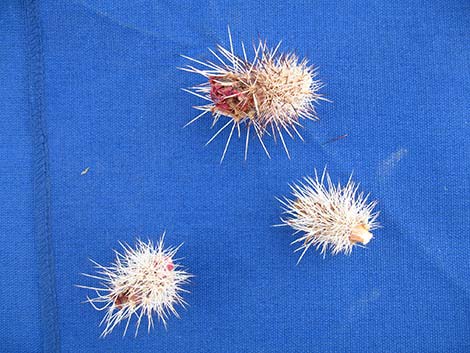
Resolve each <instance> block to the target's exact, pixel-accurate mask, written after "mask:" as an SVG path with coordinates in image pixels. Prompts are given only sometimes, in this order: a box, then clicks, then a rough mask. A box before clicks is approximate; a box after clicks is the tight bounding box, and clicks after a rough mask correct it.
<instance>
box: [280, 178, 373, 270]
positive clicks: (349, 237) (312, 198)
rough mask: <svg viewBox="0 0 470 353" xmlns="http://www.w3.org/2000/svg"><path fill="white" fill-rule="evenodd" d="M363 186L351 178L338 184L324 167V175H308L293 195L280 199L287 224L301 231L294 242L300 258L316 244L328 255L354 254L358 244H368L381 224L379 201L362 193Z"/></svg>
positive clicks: (283, 219)
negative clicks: (330, 253)
mask: <svg viewBox="0 0 470 353" xmlns="http://www.w3.org/2000/svg"><path fill="white" fill-rule="evenodd" d="M358 188H359V185H358V184H355V183H354V182H353V181H352V180H351V178H350V179H349V180H348V182H347V183H346V185H344V186H341V184H339V183H338V185H334V184H333V183H332V181H331V178H330V176H329V175H328V173H327V172H326V169H325V170H324V172H323V174H322V175H321V177H319V176H318V174H317V172H316V171H315V178H311V177H306V178H304V181H303V182H300V183H298V184H294V185H292V186H291V189H292V196H293V198H292V199H290V198H284V199H282V200H279V201H280V202H281V203H282V205H283V209H284V212H285V214H286V216H285V217H283V218H281V221H282V223H283V225H289V226H291V227H292V228H293V229H294V230H295V234H300V235H299V236H298V237H297V239H296V240H294V241H293V242H292V243H293V244H300V245H299V247H298V248H297V249H296V251H301V252H302V253H301V256H300V258H299V261H300V260H301V259H302V257H303V256H304V254H305V252H306V251H307V250H308V249H309V248H311V247H315V248H316V249H320V250H321V253H322V254H324V255H325V254H326V252H327V250H328V249H330V250H331V252H332V253H333V254H338V253H340V252H344V253H346V254H349V253H351V251H352V248H353V247H354V246H355V245H358V243H362V244H364V245H365V244H367V243H368V242H369V241H370V240H371V238H372V233H370V231H371V230H373V229H375V228H377V227H378V223H377V221H376V219H377V217H378V212H377V213H374V211H373V209H374V207H375V206H376V203H377V202H376V201H372V202H369V201H368V198H369V195H365V194H364V193H363V192H358Z"/></svg>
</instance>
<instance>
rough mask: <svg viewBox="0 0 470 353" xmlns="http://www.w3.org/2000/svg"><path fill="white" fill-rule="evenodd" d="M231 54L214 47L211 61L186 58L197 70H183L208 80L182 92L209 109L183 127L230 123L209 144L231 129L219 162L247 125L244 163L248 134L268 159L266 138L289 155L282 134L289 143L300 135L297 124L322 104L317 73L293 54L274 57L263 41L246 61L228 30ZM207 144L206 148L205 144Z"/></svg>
mask: <svg viewBox="0 0 470 353" xmlns="http://www.w3.org/2000/svg"><path fill="white" fill-rule="evenodd" d="M229 40H230V49H226V48H224V47H222V46H221V45H217V47H216V49H217V50H216V51H214V50H212V49H209V51H210V52H211V54H212V55H213V56H214V58H215V60H213V61H211V60H207V61H205V62H204V61H200V60H197V59H193V58H191V57H188V56H184V55H183V57H184V58H186V59H188V60H190V61H192V62H194V63H195V64H197V66H199V67H195V66H193V65H187V66H186V67H184V68H182V70H185V71H188V72H191V73H196V74H199V75H202V76H203V77H204V78H205V79H206V81H205V82H204V83H202V84H200V85H197V86H194V87H191V88H190V89H184V91H186V92H188V93H191V94H193V95H195V96H197V97H199V98H201V99H204V100H206V101H208V102H209V103H208V104H205V105H200V106H195V107H194V108H195V109H197V110H199V111H201V113H200V114H199V115H197V116H196V117H195V118H194V119H192V120H191V121H189V122H188V123H187V124H186V126H187V125H190V124H192V123H193V122H195V121H196V120H198V119H200V118H201V117H203V116H204V115H205V114H207V113H210V114H211V115H212V117H213V123H212V126H214V125H215V124H216V123H217V121H218V120H219V119H220V117H221V116H226V117H228V118H229V120H228V121H227V122H226V123H225V124H224V125H223V126H222V127H221V128H220V129H219V130H218V131H217V132H216V133H215V134H214V135H213V136H212V138H211V139H210V140H209V141H208V142H207V144H209V143H211V142H212V141H213V140H214V139H215V138H216V137H217V136H218V135H219V134H220V133H221V132H222V131H224V130H225V129H226V128H230V127H231V128H230V133H229V136H228V139H227V142H226V144H225V148H224V152H223V154H222V158H221V161H222V160H223V159H224V157H225V154H226V152H227V149H228V146H229V144H230V141H231V139H232V136H233V134H234V132H235V130H237V133H238V137H239V138H240V136H241V131H240V126H241V125H245V126H246V140H245V159H246V158H247V153H248V145H249V139H250V129H251V127H253V130H254V133H255V135H256V136H257V138H258V140H259V141H260V143H261V145H262V147H263V149H264V151H265V153H266V154H267V156H268V157H270V155H269V152H268V150H267V148H266V145H265V144H264V142H263V137H264V136H265V135H271V136H272V137H273V138H274V140H275V141H276V138H277V136H278V137H279V139H280V140H281V142H282V145H283V147H284V149H285V151H286V153H287V155H288V156H289V157H290V155H289V150H288V148H287V144H286V142H285V137H284V135H283V132H284V133H286V134H287V135H289V137H291V138H292V139H293V138H294V135H297V136H298V137H299V138H300V139H303V138H302V135H301V134H300V133H299V130H298V129H299V128H300V127H303V126H302V125H301V123H300V120H301V119H310V120H316V119H317V115H316V111H315V104H316V103H318V102H319V101H320V100H326V99H325V98H324V97H323V96H322V95H321V94H320V93H318V91H319V89H320V88H321V87H322V83H321V82H320V81H318V80H315V79H314V78H315V77H316V75H317V72H316V70H315V69H314V68H313V67H312V66H310V65H308V61H307V60H306V59H304V60H302V61H299V59H298V57H297V56H296V55H295V54H293V53H289V54H278V49H279V47H280V44H281V43H280V42H279V44H278V45H277V46H276V47H275V48H273V49H270V48H269V47H268V46H267V44H266V42H265V41H262V40H260V41H259V42H258V44H257V45H253V51H254V57H253V59H252V60H249V59H248V56H247V52H246V49H245V45H244V44H243V42H242V44H241V47H242V53H243V56H238V55H236V54H235V53H234V47H233V41H232V36H231V34H230V30H229ZM207 144H206V145H207Z"/></svg>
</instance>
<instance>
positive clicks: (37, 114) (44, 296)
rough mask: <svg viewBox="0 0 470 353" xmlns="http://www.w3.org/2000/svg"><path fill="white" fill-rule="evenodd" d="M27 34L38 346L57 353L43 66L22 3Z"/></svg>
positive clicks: (32, 11) (34, 16)
mask: <svg viewBox="0 0 470 353" xmlns="http://www.w3.org/2000/svg"><path fill="white" fill-rule="evenodd" d="M24 4H25V8H26V25H27V30H28V45H29V48H28V56H29V57H28V59H29V104H30V113H31V124H32V127H33V149H34V151H33V168H34V218H35V234H36V239H35V242H36V250H37V261H38V267H39V279H38V282H39V303H40V319H41V323H40V328H41V346H42V351H43V352H59V351H60V335H59V327H58V310H57V295H56V283H55V263H54V254H53V243H52V233H51V225H50V199H51V198H50V180H49V155H48V146H47V134H46V126H45V119H44V113H43V112H44V106H43V104H44V102H43V97H44V63H43V52H42V50H43V49H42V37H41V34H42V33H41V26H40V20H39V6H38V3H37V1H36V0H24Z"/></svg>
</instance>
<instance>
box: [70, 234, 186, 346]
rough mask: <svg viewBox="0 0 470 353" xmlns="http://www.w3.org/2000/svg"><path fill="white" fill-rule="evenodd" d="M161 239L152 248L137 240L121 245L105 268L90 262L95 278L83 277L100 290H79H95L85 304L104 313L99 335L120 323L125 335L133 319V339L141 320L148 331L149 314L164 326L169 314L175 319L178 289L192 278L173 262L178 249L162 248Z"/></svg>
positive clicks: (151, 322) (149, 327) (150, 325)
mask: <svg viewBox="0 0 470 353" xmlns="http://www.w3.org/2000/svg"><path fill="white" fill-rule="evenodd" d="M163 240H164V235H162V237H161V238H160V240H159V242H158V243H157V244H156V245H154V244H153V243H152V242H151V241H150V240H149V241H148V242H143V241H141V240H138V241H137V244H136V246H135V248H132V247H130V246H129V245H128V244H123V243H121V246H122V248H123V252H122V253H120V252H118V251H115V253H116V258H115V260H114V263H113V264H112V265H111V266H108V267H104V266H101V265H100V264H98V263H96V262H94V261H92V262H93V263H94V264H95V267H96V269H97V275H89V274H84V275H85V276H87V277H90V278H93V279H97V280H99V281H100V286H101V287H93V286H91V287H90V286H81V285H80V286H79V287H81V288H86V289H91V290H93V291H95V293H96V297H94V298H89V297H87V302H88V303H90V304H91V305H92V306H93V308H95V309H96V310H99V311H105V313H106V314H105V316H104V317H103V320H102V321H101V323H100V325H102V324H104V326H105V328H104V330H103V332H102V334H101V336H103V337H104V336H106V335H108V334H109V333H111V332H112V331H113V329H114V328H115V327H116V326H117V325H118V324H119V323H121V322H122V321H126V326H125V329H124V333H123V335H125V334H126V332H127V329H128V327H129V323H130V321H131V319H132V317H133V316H135V317H136V319H137V322H136V330H135V335H136V336H137V333H138V330H139V327H140V324H141V321H142V319H146V321H147V323H148V331H149V332H150V329H151V328H152V327H153V325H154V321H153V315H156V316H157V317H158V319H159V320H161V321H162V323H163V324H164V326H165V327H166V324H167V319H168V317H169V316H170V315H171V314H173V315H175V316H177V317H179V315H178V313H177V311H176V309H175V306H176V305H181V306H182V307H184V306H185V304H186V302H185V301H184V299H183V298H182V296H181V293H184V292H188V291H187V290H185V289H184V288H182V286H183V285H185V284H187V283H189V279H190V278H191V277H192V275H190V274H189V273H187V272H186V271H185V270H183V269H182V268H181V266H180V265H179V264H176V263H175V261H174V260H173V259H174V256H175V254H176V252H177V251H178V249H179V247H176V248H166V249H164V244H163Z"/></svg>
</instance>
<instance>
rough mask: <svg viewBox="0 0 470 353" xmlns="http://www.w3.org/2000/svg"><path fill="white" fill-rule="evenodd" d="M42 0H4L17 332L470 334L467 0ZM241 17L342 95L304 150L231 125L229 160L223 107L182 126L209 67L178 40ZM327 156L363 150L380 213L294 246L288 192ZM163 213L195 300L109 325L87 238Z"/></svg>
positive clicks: (119, 343) (164, 347) (107, 235)
mask: <svg viewBox="0 0 470 353" xmlns="http://www.w3.org/2000/svg"><path fill="white" fill-rule="evenodd" d="M36 5H38V4H36V2H35V1H34V0H28V1H24V2H22V1H15V0H6V1H3V2H2V3H1V4H0V32H1V33H2V40H1V41H0V80H1V81H0V82H1V85H0V97H1V98H0V105H1V109H0V115H1V117H0V131H1V133H0V138H1V139H0V188H1V192H0V197H1V203H2V206H1V207H0V234H1V235H2V239H3V240H2V251H1V254H2V256H1V257H0V259H1V260H0V276H1V283H2V285H1V286H0V296H1V298H2V302H3V303H2V311H1V315H0V320H1V321H0V323H1V325H0V341H1V342H2V343H1V348H0V350H1V351H2V352H39V351H46V352H49V351H58V350H59V349H60V350H61V351H63V352H468V351H470V284H469V278H470V256H469V251H470V237H469V235H470V234H469V233H470V232H469V230H470V229H469V224H470V212H469V209H470V202H469V201H470V200H469V197H470V196H469V195H470V180H469V170H470V168H469V152H470V150H469V136H470V135H469V133H470V116H469V112H470V110H469V108H470V104H469V103H470V97H469V92H470V47H469V44H470V41H469V39H470V30H469V28H470V5H469V3H468V1H464V0H450V1H444V0H434V1H417V0H411V1H410V0H396V1H367V0H360V1H353V0H351V1H349V0H348V1H328V0H322V1H311V0H304V1H300V0H297V1H284V0H275V1H269V2H262V1H261V2H258V1H241V0H232V1H227V0H217V1H215V0H213V1H208V2H207V3H204V2H196V1H176V0H172V1H153V0H135V1H125V0H115V1H104V0H101V1H100V0H96V1H95V0H93V1H92V0H83V1H65V0H61V1H41V2H40V3H39V5H38V6H36ZM35 21H36V22H37V24H39V25H40V27H36V26H35V25H34V24H35V23H36V22H35ZM227 24H229V25H230V26H231V29H232V34H233V36H234V39H235V42H237V43H238V42H239V41H240V40H244V41H245V42H250V41H251V39H252V38H257V37H258V35H260V36H261V37H263V38H267V39H268V41H269V42H270V43H272V44H275V43H277V41H279V40H281V39H282V40H283V43H284V44H283V45H282V47H281V49H282V50H295V51H296V52H297V53H298V54H299V55H301V56H307V57H308V58H309V59H310V60H311V62H312V63H314V64H316V65H318V66H319V67H320V78H321V79H322V80H323V81H324V82H325V83H326V84H327V86H326V87H325V88H324V90H323V91H324V93H325V94H326V96H327V97H328V98H330V99H331V100H333V103H331V104H330V103H324V104H322V105H321V106H320V107H319V109H318V112H319V116H320V118H321V120H320V121H319V122H318V123H308V124H307V128H306V130H305V131H304V136H305V140H306V141H305V143H301V142H300V141H294V142H291V141H289V148H290V151H291V153H292V160H288V159H287V157H286V156H285V154H284V151H283V150H282V147H281V146H275V145H274V144H273V143H268V148H269V149H270V152H271V155H272V157H273V158H272V160H268V159H267V158H266V156H265V155H264V153H263V151H262V148H261V147H260V145H259V143H257V142H255V143H252V144H251V147H250V152H249V156H248V161H247V162H244V161H243V148H244V146H243V143H244V141H237V140H235V141H233V142H232V144H231V146H230V148H229V151H228V153H227V156H226V160H225V161H224V163H223V164H222V165H220V164H219V159H220V156H221V153H222V151H223V147H224V143H225V139H224V138H223V137H222V138H218V139H216V140H215V141H214V143H213V144H211V145H210V146H208V147H203V145H204V143H205V142H206V141H207V140H208V139H209V138H210V137H211V136H212V134H213V131H210V130H209V128H210V119H208V118H206V119H203V120H201V121H199V122H198V123H196V124H194V125H192V126H191V127H188V128H186V129H182V126H183V125H184V124H185V123H186V122H187V121H189V120H190V119H191V118H192V117H194V116H195V114H196V111H195V110H194V109H192V108H191V106H192V105H196V104H199V103H200V100H198V99H197V98H196V97H193V96H190V95H188V94H186V93H185V92H182V91H181V90H180V88H182V87H187V86H190V85H193V84H195V83H199V82H200V79H199V78H198V77H196V76H193V75H190V74H187V73H184V72H181V71H178V70H177V69H176V67H177V66H182V65H183V64H184V63H185V60H184V59H183V58H181V57H180V56H179V54H187V55H190V56H193V57H196V58H202V59H204V58H207V57H209V55H208V51H207V49H206V48H207V47H213V46H214V45H215V44H216V43H222V44H225V45H227V44H228V38H227V34H226V26H227ZM38 97H39V100H38ZM38 124H40V125H41V124H42V126H43V128H44V129H45V130H44V131H45V134H44V136H43V135H41V133H40V131H39V132H38V130H37V125H38ZM343 134H348V137H347V138H344V139H342V140H339V141H337V142H334V143H329V144H324V142H325V141H328V140H329V139H332V138H335V137H336V136H339V135H343ZM223 136H225V137H227V135H226V133H224V134H223ZM38 141H39V142H40V143H39V144H38ZM253 141H254V140H253ZM46 143H47V144H46ZM47 153H48V156H47ZM44 158H45V159H44ZM325 164H327V165H328V167H329V170H330V172H331V175H332V177H333V178H334V179H338V178H339V179H341V180H346V178H347V177H348V176H349V174H350V173H351V171H352V170H354V173H355V179H356V180H358V181H360V182H361V183H362V185H363V187H364V189H365V190H367V191H370V192H371V193H372V195H373V197H374V198H377V199H378V200H379V202H380V203H379V209H380V210H381V212H382V215H381V217H380V219H379V220H380V221H381V223H382V224H383V227H384V228H383V229H379V230H377V231H376V232H375V235H376V238H375V239H374V240H373V241H372V242H371V243H370V246H368V248H367V249H360V248H357V249H356V250H355V251H354V252H353V254H352V255H351V256H349V257H348V256H336V257H330V256H328V257H326V258H325V259H323V258H322V257H321V256H320V255H319V254H318V253H315V252H310V253H309V254H308V255H306V256H305V258H304V259H303V261H302V262H301V264H300V265H298V266H296V261H297V256H296V255H294V254H293V253H292V250H293V248H292V247H291V246H289V243H290V241H291V240H292V239H293V238H292V236H291V232H290V230H289V229H287V228H273V227H271V225H273V224H276V223H278V220H279V216H280V207H279V204H278V202H277V201H276V200H275V196H281V195H285V194H287V193H288V192H289V188H288V183H289V182H292V181H295V180H297V179H299V178H301V177H302V176H304V175H308V174H312V173H313V170H314V168H317V169H322V168H323V167H324V166H325ZM87 167H89V168H90V169H89V172H88V173H87V174H86V175H80V173H81V171H82V170H84V169H85V168H87ZM49 187H50V194H49V191H48V190H49ZM38 195H39V196H38ZM48 210H49V211H48ZM49 227H50V229H49ZM164 230H167V244H173V245H177V244H179V243H180V242H185V244H184V246H183V247H182V249H181V252H180V255H181V256H182V257H184V260H183V262H184V264H185V265H186V266H187V267H188V268H189V269H190V271H191V272H192V273H194V274H195V275H196V278H195V279H194V284H193V285H192V286H191V287H190V290H191V292H192V293H191V294H190V295H187V296H186V299H187V301H188V302H189V304H190V307H189V308H188V310H187V311H184V310H183V311H181V316H182V319H181V320H178V319H171V320H170V321H169V327H168V331H165V330H164V329H163V328H162V327H161V325H159V326H158V327H157V328H156V329H155V330H154V331H152V332H151V333H150V335H147V334H146V333H145V331H143V332H142V334H141V335H139V336H138V337H137V338H133V336H132V334H131V335H129V336H128V337H125V338H124V339H122V338H121V336H120V334H121V333H122V330H121V328H119V329H117V330H116V331H115V332H114V333H113V334H112V335H111V336H110V337H107V338H106V339H99V338H98V337H99V334H100V332H101V330H100V329H99V328H98V327H97V325H98V323H99V321H100V320H101V315H102V313H99V312H96V311H94V310H93V309H92V308H91V307H90V306H89V305H84V304H80V302H81V301H82V300H84V299H85V295H86V294H87V292H86V291H85V290H83V289H80V288H76V287H75V286H74V284H78V283H91V282H89V281H87V280H86V279H85V278H83V277H81V276H80V272H90V271H92V265H91V263H90V262H89V261H88V258H92V259H94V260H96V261H98V262H100V263H103V264H107V263H109V262H111V261H112V260H113V253H112V248H116V247H117V246H118V244H117V242H118V240H122V241H128V242H133V240H134V239H135V237H137V236H141V237H151V238H153V239H157V238H158V236H159V235H160V234H161V233H162V232H163V231H164ZM49 236H50V238H49ZM48 246H51V248H50V249H49V248H48ZM48 266H49V267H48ZM54 282H55V283H54Z"/></svg>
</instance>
